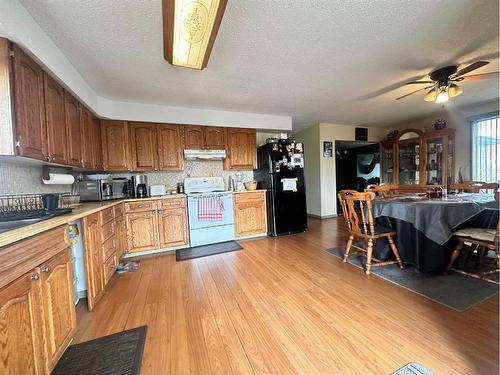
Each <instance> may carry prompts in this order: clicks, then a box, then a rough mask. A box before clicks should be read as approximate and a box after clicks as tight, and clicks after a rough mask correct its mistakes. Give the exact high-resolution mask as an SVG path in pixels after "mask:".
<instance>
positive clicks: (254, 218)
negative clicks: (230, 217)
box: [235, 193, 267, 237]
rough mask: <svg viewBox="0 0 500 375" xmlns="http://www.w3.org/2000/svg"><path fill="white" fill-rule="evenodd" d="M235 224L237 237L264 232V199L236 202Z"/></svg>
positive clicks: (265, 228) (265, 229)
mask: <svg viewBox="0 0 500 375" xmlns="http://www.w3.org/2000/svg"><path fill="white" fill-rule="evenodd" d="M252 194H253V193H252ZM235 224H236V236H237V237H239V236H248V235H252V234H259V233H265V232H266V231H267V226H266V206H265V201H264V200H256V201H248V202H241V203H237V204H236V205H235Z"/></svg>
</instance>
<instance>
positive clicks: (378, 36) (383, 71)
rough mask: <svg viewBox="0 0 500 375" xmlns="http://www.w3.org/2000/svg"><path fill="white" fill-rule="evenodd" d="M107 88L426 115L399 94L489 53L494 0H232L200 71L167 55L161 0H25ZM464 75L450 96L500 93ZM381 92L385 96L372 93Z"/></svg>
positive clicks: (273, 105) (366, 119)
mask: <svg viewBox="0 0 500 375" xmlns="http://www.w3.org/2000/svg"><path fill="white" fill-rule="evenodd" d="M20 2H21V3H22V4H23V5H24V6H25V8H26V9H27V10H28V11H29V13H30V14H31V15H32V16H33V18H34V19H35V21H36V22H37V23H38V24H39V25H40V26H41V28H42V29H43V30H44V31H45V32H46V33H47V34H48V35H49V37H51V38H52V39H53V41H54V42H55V44H56V45H57V46H58V47H59V48H60V49H61V51H62V52H63V53H64V54H65V55H66V56H67V57H68V59H69V60H70V61H71V63H72V64H73V65H74V66H75V67H76V69H77V70H78V71H79V72H80V73H81V74H82V76H83V77H84V79H85V80H86V81H87V82H88V84H89V85H90V86H91V87H92V88H93V89H94V90H95V91H96V93H97V94H98V95H100V96H104V97H108V98H111V99H114V100H121V101H127V102H138V103H152V104H164V105H177V106H185V107H195V108H210V109H221V110H235V111H246V112H258V113H270V114H281V115H291V116H293V122H294V128H295V129H298V128H301V127H303V126H307V125H310V124H313V123H318V122H331V123H342V124H355V125H379V126H387V125H390V124H392V123H395V122H400V121H402V120H405V119H409V118H413V117H420V116H425V115H430V114H432V113H433V112H437V111H439V108H440V107H439V106H438V105H436V104H429V103H426V102H424V101H423V99H422V98H423V93H422V94H421V95H420V94H415V95H414V96H412V97H409V98H407V99H404V100H401V101H395V100H394V99H395V98H396V97H398V96H400V95H403V94H405V93H408V92H410V91H411V90H412V89H415V88H414V87H403V88H397V89H394V90H391V89H393V88H394V87H396V86H397V84H401V83H404V82H406V81H409V80H415V79H420V78H423V77H424V76H425V75H426V74H427V73H429V72H430V71H431V70H433V69H434V68H438V67H442V66H444V65H449V64H466V63H468V62H472V61H475V60H477V59H487V60H490V61H492V63H491V64H489V65H488V66H486V67H483V68H481V69H479V70H477V71H476V72H478V73H481V72H488V71H496V70H499V60H498V51H499V47H498V46H499V31H498V25H499V5H498V0H441V1H439V0H413V1H402V0H379V1H373V0H337V1H333V0H229V2H228V5H227V8H226V13H225V16H224V19H223V22H222V25H221V28H220V30H219V34H218V37H217V40H216V43H215V46H214V49H213V51H212V55H211V57H210V60H209V63H208V68H207V69H205V70H203V71H195V70H191V69H185V68H178V67H173V66H171V65H169V64H168V63H167V62H166V61H165V60H164V59H163V45H162V22H161V0H142V1H140V0H105V1H102V0H20ZM498 85H499V83H498V81H497V80H484V81H475V82H466V83H463V84H462V87H463V89H464V94H463V95H461V96H460V97H457V98H455V99H453V101H452V102H450V104H448V105H449V106H464V105H470V104H472V103H476V102H483V101H487V100H491V99H494V98H497V97H498V95H499V94H498V91H499V86H498ZM377 94H380V95H377Z"/></svg>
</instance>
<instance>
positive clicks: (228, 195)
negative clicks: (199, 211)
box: [188, 193, 232, 201]
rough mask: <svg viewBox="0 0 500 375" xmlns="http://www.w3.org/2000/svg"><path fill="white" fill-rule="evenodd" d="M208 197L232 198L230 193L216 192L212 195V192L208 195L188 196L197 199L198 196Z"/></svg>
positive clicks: (189, 198) (193, 199)
mask: <svg viewBox="0 0 500 375" xmlns="http://www.w3.org/2000/svg"><path fill="white" fill-rule="evenodd" d="M209 197H219V198H221V199H223V198H232V194H231V193H225V194H218V195H214V194H210V195H195V196H188V200H192V201H197V200H199V199H200V198H209Z"/></svg>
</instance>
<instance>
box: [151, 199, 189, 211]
mask: <svg viewBox="0 0 500 375" xmlns="http://www.w3.org/2000/svg"><path fill="white" fill-rule="evenodd" d="M183 207H186V199H185V198H168V199H163V200H161V201H158V209H159V210H166V209H170V208H183Z"/></svg>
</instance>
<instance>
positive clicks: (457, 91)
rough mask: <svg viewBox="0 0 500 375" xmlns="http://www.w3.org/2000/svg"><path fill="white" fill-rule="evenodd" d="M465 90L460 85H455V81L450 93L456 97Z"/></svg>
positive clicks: (449, 89) (452, 96) (451, 96)
mask: <svg viewBox="0 0 500 375" xmlns="http://www.w3.org/2000/svg"><path fill="white" fill-rule="evenodd" d="M463 92H464V90H462V89H461V88H460V87H458V85H455V84H454V83H452V84H451V85H450V87H449V88H448V95H449V96H450V98H454V97H455V96H458V95H460V94H461V93H463Z"/></svg>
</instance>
